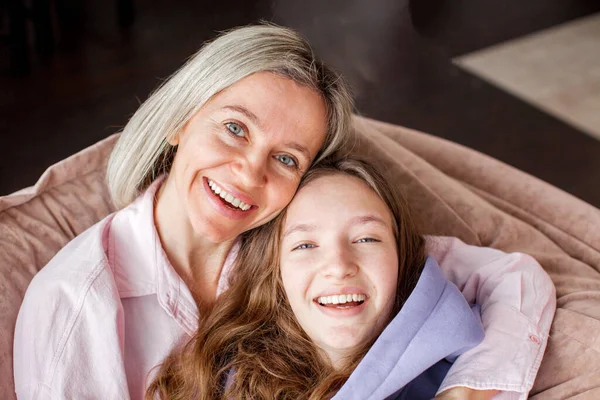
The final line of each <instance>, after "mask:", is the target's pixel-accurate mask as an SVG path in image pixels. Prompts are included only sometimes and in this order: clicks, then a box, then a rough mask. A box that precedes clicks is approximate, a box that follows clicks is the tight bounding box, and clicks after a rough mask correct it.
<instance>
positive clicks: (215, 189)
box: [208, 180, 250, 211]
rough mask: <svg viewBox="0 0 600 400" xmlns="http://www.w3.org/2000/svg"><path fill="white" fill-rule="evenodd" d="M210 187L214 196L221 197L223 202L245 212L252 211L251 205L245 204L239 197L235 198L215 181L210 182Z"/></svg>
mask: <svg viewBox="0 0 600 400" xmlns="http://www.w3.org/2000/svg"><path fill="white" fill-rule="evenodd" d="M208 186H210V188H211V189H212V191H213V193H214V194H216V195H218V196H220V197H221V198H222V199H223V200H225V201H226V202H228V203H229V204H231V205H232V206H234V207H237V208H239V209H241V210H243V211H247V210H249V209H250V205H248V204H246V203H244V202H243V201H241V200H240V199H238V198H237V197H234V196H233V195H232V194H231V193H227V192H226V191H225V190H223V189H222V188H220V187H219V186H217V185H216V184H215V183H214V182H213V181H211V180H209V181H208Z"/></svg>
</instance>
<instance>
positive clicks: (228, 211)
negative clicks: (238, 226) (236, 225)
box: [202, 179, 258, 220]
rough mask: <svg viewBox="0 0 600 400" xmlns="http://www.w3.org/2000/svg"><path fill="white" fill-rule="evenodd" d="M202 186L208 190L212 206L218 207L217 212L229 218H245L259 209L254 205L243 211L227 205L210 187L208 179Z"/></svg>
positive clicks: (203, 181) (204, 180)
mask: <svg viewBox="0 0 600 400" xmlns="http://www.w3.org/2000/svg"><path fill="white" fill-rule="evenodd" d="M202 186H204V190H205V192H206V195H207V196H208V201H209V202H210V204H212V206H213V207H214V208H215V209H216V211H217V212H219V213H220V214H221V215H223V216H225V217H227V218H230V219H234V220H240V219H244V218H247V217H248V216H249V215H251V214H252V213H254V212H255V211H256V210H258V208H257V207H256V206H252V207H250V208H249V209H248V210H246V211H243V210H241V209H239V208H234V207H233V206H227V205H225V204H224V202H223V199H221V197H220V196H219V195H217V194H215V193H214V192H213V191H212V189H211V188H210V186H208V179H203V180H202Z"/></svg>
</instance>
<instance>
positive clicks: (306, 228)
mask: <svg viewBox="0 0 600 400" xmlns="http://www.w3.org/2000/svg"><path fill="white" fill-rule="evenodd" d="M315 229H317V227H316V226H315V225H312V224H294V225H292V226H290V227H289V228H287V229H286V230H285V233H284V234H283V238H285V237H286V236H289V235H291V234H292V233H296V232H312V231H314V230H315Z"/></svg>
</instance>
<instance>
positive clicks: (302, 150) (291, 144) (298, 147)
mask: <svg viewBox="0 0 600 400" xmlns="http://www.w3.org/2000/svg"><path fill="white" fill-rule="evenodd" d="M284 146H285V147H288V148H290V149H294V150H296V151H298V152H300V153H302V155H303V156H304V157H305V158H306V160H307V161H310V159H311V156H310V151H308V149H307V148H306V147H304V146H302V145H301V144H300V143H296V142H289V143H285V144H284Z"/></svg>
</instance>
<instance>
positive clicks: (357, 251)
mask: <svg viewBox="0 0 600 400" xmlns="http://www.w3.org/2000/svg"><path fill="white" fill-rule="evenodd" d="M283 232H284V233H283V236H282V243H281V258H280V261H281V262H280V268H281V278H282V281H283V286H284V289H285V291H286V295H287V297H288V301H289V303H290V305H291V308H292V310H293V312H294V314H295V316H296V318H297V320H298V322H299V323H300V326H301V327H302V329H304V331H305V332H306V334H307V335H308V336H309V337H310V338H311V339H312V340H313V342H315V344H316V345H317V346H319V347H320V348H322V349H323V350H325V352H326V353H327V354H328V356H329V357H330V359H331V361H332V362H333V363H334V364H336V362H337V360H339V359H340V358H343V357H344V356H346V355H348V354H350V353H352V351H353V350H355V349H356V348H358V347H359V346H361V345H362V344H364V343H366V342H368V341H369V340H371V339H374V338H375V337H376V336H377V335H378V334H379V333H380V332H381V331H382V330H383V328H384V326H385V324H386V323H387V321H388V318H389V316H390V314H391V310H392V308H393V305H394V301H395V298H396V287H397V279H398V256H397V246H396V238H395V234H394V229H393V227H392V215H391V212H390V211H389V210H388V208H387V206H386V204H385V202H384V201H383V200H381V199H380V198H379V196H378V195H377V194H376V193H375V192H374V191H373V190H372V189H370V188H369V187H368V186H367V184H365V183H364V182H362V181H361V180H360V179H358V178H355V177H352V176H347V175H340V174H337V175H329V176H327V175H326V176H323V177H320V178H317V179H315V180H314V181H311V182H310V183H308V184H307V185H306V186H304V187H302V188H301V189H300V190H299V192H298V193H297V194H296V197H294V200H292V203H291V204H290V205H289V207H288V209H287V211H286V216H285V222H284V226H283Z"/></svg>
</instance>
